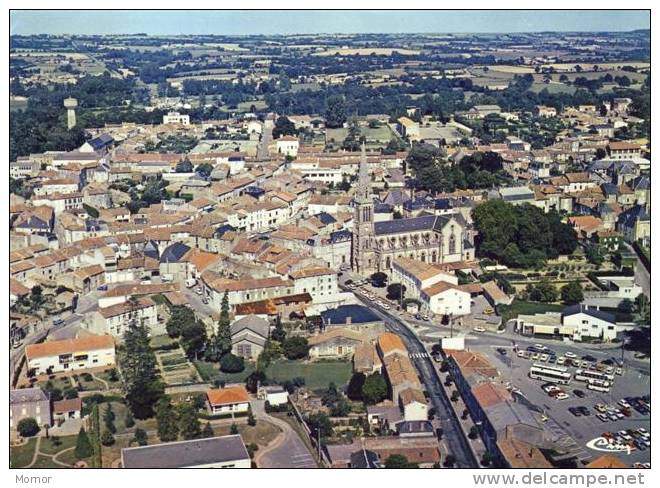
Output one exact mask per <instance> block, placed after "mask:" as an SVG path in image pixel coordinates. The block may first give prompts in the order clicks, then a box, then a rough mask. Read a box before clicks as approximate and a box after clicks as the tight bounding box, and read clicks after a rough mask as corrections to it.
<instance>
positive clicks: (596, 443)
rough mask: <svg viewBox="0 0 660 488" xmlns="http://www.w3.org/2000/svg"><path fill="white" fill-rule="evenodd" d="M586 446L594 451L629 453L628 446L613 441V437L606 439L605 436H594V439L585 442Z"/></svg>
mask: <svg viewBox="0 0 660 488" xmlns="http://www.w3.org/2000/svg"><path fill="white" fill-rule="evenodd" d="M586 445H587V447H588V448H589V449H593V450H594V451H601V452H627V453H628V455H630V452H631V450H630V446H625V445H623V444H619V443H616V442H614V440H613V439H607V438H605V437H596V438H595V439H592V440H590V441H589V442H587V444H586Z"/></svg>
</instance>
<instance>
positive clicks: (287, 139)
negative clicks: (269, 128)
mask: <svg viewBox="0 0 660 488" xmlns="http://www.w3.org/2000/svg"><path fill="white" fill-rule="evenodd" d="M275 144H276V147H277V152H278V153H279V154H284V155H285V156H291V157H292V158H295V157H296V156H297V155H298V148H299V147H300V142H299V141H298V138H297V137H293V136H283V137H280V138H279V139H277V140H276V141H275Z"/></svg>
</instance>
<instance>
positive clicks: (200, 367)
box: [193, 361, 254, 384]
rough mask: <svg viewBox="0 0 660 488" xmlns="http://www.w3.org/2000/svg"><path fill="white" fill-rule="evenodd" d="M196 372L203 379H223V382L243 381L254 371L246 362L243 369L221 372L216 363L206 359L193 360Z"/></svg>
mask: <svg viewBox="0 0 660 488" xmlns="http://www.w3.org/2000/svg"><path fill="white" fill-rule="evenodd" d="M193 363H194V364H195V367H196V368H197V372H198V373H199V375H200V376H201V377H202V379H203V380H204V381H211V382H213V381H215V380H219V381H224V382H225V383H227V384H229V383H243V382H244V381H245V378H247V377H248V376H249V375H250V373H252V372H253V371H254V367H253V366H252V365H251V364H249V363H248V364H246V365H245V369H244V370H243V371H241V372H240V373H223V372H222V371H220V369H219V366H218V365H217V364H216V363H209V362H207V361H193Z"/></svg>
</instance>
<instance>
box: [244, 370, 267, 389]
mask: <svg viewBox="0 0 660 488" xmlns="http://www.w3.org/2000/svg"><path fill="white" fill-rule="evenodd" d="M265 381H266V373H265V372H264V371H263V370H261V369H257V370H256V371H254V372H252V373H250V374H249V375H248V377H247V378H245V388H247V390H248V391H249V392H250V393H256V392H257V389H258V387H259V385H263V384H264V383H265Z"/></svg>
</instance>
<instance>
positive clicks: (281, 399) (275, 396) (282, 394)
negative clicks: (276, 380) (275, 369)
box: [260, 385, 289, 407]
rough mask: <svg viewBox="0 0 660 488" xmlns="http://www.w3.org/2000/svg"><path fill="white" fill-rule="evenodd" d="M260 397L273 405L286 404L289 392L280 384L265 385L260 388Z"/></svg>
mask: <svg viewBox="0 0 660 488" xmlns="http://www.w3.org/2000/svg"><path fill="white" fill-rule="evenodd" d="M260 393H261V395H260V398H263V399H264V400H266V401H267V402H268V404H269V405H270V406H272V407H278V406H280V405H286V403H287V402H288V401H289V392H287V391H286V389H284V387H282V386H279V385H272V386H263V387H261V389H260Z"/></svg>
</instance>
